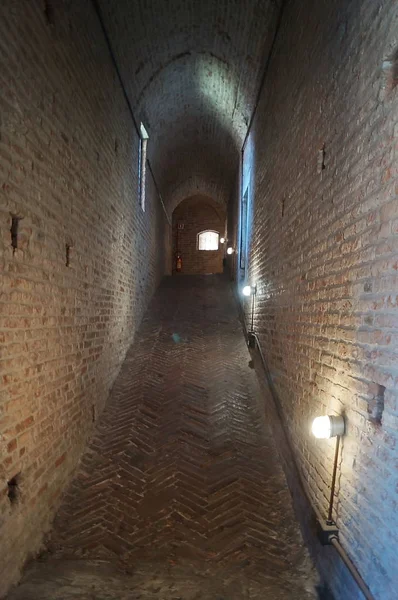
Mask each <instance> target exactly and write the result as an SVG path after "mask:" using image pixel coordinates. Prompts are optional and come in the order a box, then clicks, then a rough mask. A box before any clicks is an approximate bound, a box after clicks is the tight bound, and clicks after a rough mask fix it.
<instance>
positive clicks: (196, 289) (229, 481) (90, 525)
mask: <svg viewBox="0 0 398 600" xmlns="http://www.w3.org/2000/svg"><path fill="white" fill-rule="evenodd" d="M249 360H250V356H249V353H248V351H247V348H246V345H245V340H244V337H243V334H242V328H241V325H240V323H239V320H238V314H237V308H236V305H235V302H234V298H233V295H232V291H231V288H230V285H229V283H228V281H227V280H226V279H224V278H223V277H222V276H197V277H188V276H185V277H184V276H183V277H178V276H177V277H173V278H167V279H166V280H165V281H164V283H163V284H162V286H161V288H160V289H159V291H158V293H157V294H156V297H155V298H154V300H153V302H152V304H151V306H150V308H149V311H148V313H147V316H146V317H145V319H144V321H143V323H142V326H141V328H140V331H139V334H138V335H137V337H136V341H135V343H134V344H133V346H132V347H131V349H130V350H129V352H128V355H127V358H126V361H125V363H124V365H123V367H122V370H121V372H120V375H119V377H118V379H117V381H116V384H115V386H114V389H113V391H112V394H111V397H110V399H109V402H108V404H107V406H106V408H105V411H104V413H103V414H102V416H101V419H100V421H99V424H98V427H97V430H96V434H95V435H94V437H93V439H92V441H91V443H90V444H89V447H88V448H87V451H86V453H85V455H84V456H83V458H82V461H81V465H80V468H79V469H78V472H77V474H76V477H75V479H74V481H73V483H72V485H71V486H70V488H69V490H68V491H67V492H66V495H65V498H64V502H63V506H62V508H61V510H60V511H59V514H58V515H57V518H56V521H55V525H54V531H53V534H52V537H51V542H50V545H49V555H48V557H47V558H46V560H45V561H44V562H37V563H35V564H34V565H33V567H32V568H31V569H30V570H28V572H27V574H26V575H25V578H24V580H23V583H22V585H20V587H19V588H17V590H16V592H14V594H13V595H12V597H11V598H12V600H22V599H23V600H33V599H39V598H40V599H41V600H49V599H50V598H51V599H52V600H55V599H62V600H66V599H68V600H69V599H72V598H80V599H92V600H94V599H101V600H105V599H116V598H118V599H126V600H127V599H133V598H143V599H144V598H145V599H152V598H157V599H159V598H162V599H176V600H178V599H184V600H190V599H193V598H203V599H208V600H222V599H225V600H229V599H249V598H250V599H252V600H253V599H260V598H261V599H269V600H279V599H280V600H282V599H283V600H285V599H286V600H290V599H292V600H293V599H294V600H306V599H312V598H315V597H316V595H315V591H314V581H315V575H314V571H313V569H312V565H311V562H310V560H309V558H308V555H307V551H306V550H305V548H304V546H303V542H302V539H301V535H300V532H299V528H298V526H297V524H296V522H295V519H294V515H293V511H292V506H291V501H290V496H289V492H288V489H287V485H286V482H285V479H284V475H283V472H282V469H281V466H280V463H279V461H278V456H277V453H276V449H275V446H274V442H273V439H272V435H271V431H270V427H269V426H268V425H267V424H266V423H265V418H264V412H263V409H262V407H261V398H260V395H259V388H258V384H257V380H256V375H255V373H254V371H253V370H252V369H251V368H250V366H249Z"/></svg>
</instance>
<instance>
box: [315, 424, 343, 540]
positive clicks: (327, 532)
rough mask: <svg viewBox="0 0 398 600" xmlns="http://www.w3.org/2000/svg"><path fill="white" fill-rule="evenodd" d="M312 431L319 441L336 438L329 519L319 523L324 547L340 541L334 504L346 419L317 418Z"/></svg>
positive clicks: (319, 532) (320, 536) (319, 531)
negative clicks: (336, 540)
mask: <svg viewBox="0 0 398 600" xmlns="http://www.w3.org/2000/svg"><path fill="white" fill-rule="evenodd" d="M311 431H312V433H313V435H314V436H315V437H316V438H318V439H322V440H327V439H330V438H332V437H335V438H336V448H335V452H334V463H333V475H332V485H331V488H330V500H329V510H328V518H327V520H326V523H325V522H318V528H319V529H318V534H319V539H320V541H321V543H322V544H323V545H328V544H331V543H332V542H333V539H338V533H339V531H338V529H337V526H336V523H335V521H334V520H333V503H334V490H335V487H336V475H337V463H338V460H339V448H340V438H341V436H342V435H344V433H345V420H344V417H343V415H325V416H323V417H316V418H315V419H314V420H313V422H312V427H311Z"/></svg>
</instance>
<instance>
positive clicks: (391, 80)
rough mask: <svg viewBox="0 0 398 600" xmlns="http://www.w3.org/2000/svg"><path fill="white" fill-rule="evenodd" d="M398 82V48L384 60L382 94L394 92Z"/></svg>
mask: <svg viewBox="0 0 398 600" xmlns="http://www.w3.org/2000/svg"><path fill="white" fill-rule="evenodd" d="M397 84H398V49H396V50H395V51H394V52H393V53H392V54H391V55H390V56H389V57H388V58H386V59H385V60H384V62H383V83H382V95H383V96H384V95H385V93H386V92H387V93H388V92H392V90H394V89H395V88H396V87H397Z"/></svg>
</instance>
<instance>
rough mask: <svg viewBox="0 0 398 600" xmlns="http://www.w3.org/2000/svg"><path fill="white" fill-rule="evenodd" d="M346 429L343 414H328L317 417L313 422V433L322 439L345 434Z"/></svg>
mask: <svg viewBox="0 0 398 600" xmlns="http://www.w3.org/2000/svg"><path fill="white" fill-rule="evenodd" d="M344 430H345V423H344V417H343V416H342V415H338V416H334V415H326V416H324V417H316V418H315V419H314V420H313V422H312V428H311V431H312V433H313V435H314V436H315V437H316V438H318V439H322V440H326V439H329V438H332V437H336V435H343V434H344Z"/></svg>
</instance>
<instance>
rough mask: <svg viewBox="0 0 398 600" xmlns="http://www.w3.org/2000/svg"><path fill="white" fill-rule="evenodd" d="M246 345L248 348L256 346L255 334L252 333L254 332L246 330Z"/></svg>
mask: <svg viewBox="0 0 398 600" xmlns="http://www.w3.org/2000/svg"><path fill="white" fill-rule="evenodd" d="M247 345H248V347H249V348H255V347H256V336H255V335H254V333H253V332H252V331H248V332H247Z"/></svg>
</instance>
